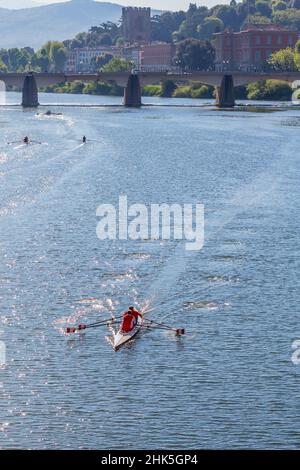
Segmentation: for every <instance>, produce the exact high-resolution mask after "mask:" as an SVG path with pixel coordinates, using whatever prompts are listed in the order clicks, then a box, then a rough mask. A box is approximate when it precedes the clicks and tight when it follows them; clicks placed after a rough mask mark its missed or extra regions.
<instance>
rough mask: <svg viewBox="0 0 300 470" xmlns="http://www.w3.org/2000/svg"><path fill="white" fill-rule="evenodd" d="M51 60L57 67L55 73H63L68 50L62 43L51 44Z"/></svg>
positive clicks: (54, 42) (53, 42)
mask: <svg viewBox="0 0 300 470" xmlns="http://www.w3.org/2000/svg"><path fill="white" fill-rule="evenodd" d="M49 58H50V61H51V62H52V63H53V65H54V67H55V71H56V72H62V71H63V69H64V66H65V62H66V50H65V46H64V44H63V43H62V42H60V41H52V42H51V46H50V53H49Z"/></svg>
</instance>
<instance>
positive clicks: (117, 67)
mask: <svg viewBox="0 0 300 470" xmlns="http://www.w3.org/2000/svg"><path fill="white" fill-rule="evenodd" d="M133 68H134V63H133V62H131V61H129V60H125V59H121V58H120V57H113V58H112V59H111V60H110V61H109V62H108V63H107V64H105V65H104V66H103V67H102V68H101V72H130V70H132V69H133Z"/></svg>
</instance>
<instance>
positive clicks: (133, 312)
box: [129, 307, 142, 321]
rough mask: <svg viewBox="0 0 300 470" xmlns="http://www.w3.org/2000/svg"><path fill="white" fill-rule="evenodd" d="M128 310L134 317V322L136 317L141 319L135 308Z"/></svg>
mask: <svg viewBox="0 0 300 470" xmlns="http://www.w3.org/2000/svg"><path fill="white" fill-rule="evenodd" d="M129 310H130V312H131V313H132V315H134V318H135V319H136V321H137V319H138V317H141V318H142V314H141V313H140V312H139V311H138V310H137V309H136V308H134V307H129Z"/></svg>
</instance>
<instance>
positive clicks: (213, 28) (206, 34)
mask: <svg viewBox="0 0 300 470" xmlns="http://www.w3.org/2000/svg"><path fill="white" fill-rule="evenodd" d="M223 29H224V23H223V21H222V20H220V18H217V17H216V16H208V17H207V18H205V20H204V22H203V24H201V25H199V26H198V28H197V30H198V33H199V37H200V39H202V40H209V39H211V38H212V36H213V34H214V33H220V32H221V31H223Z"/></svg>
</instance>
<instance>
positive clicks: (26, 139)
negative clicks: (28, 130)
mask: <svg viewBox="0 0 300 470" xmlns="http://www.w3.org/2000/svg"><path fill="white" fill-rule="evenodd" d="M23 143H24V144H27V145H28V144H29V138H28V137H27V135H26V136H25V137H24V139H23Z"/></svg>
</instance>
